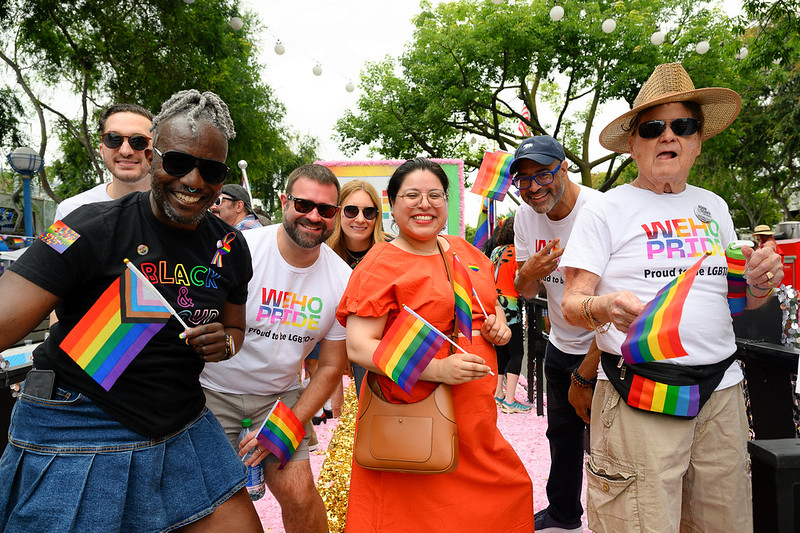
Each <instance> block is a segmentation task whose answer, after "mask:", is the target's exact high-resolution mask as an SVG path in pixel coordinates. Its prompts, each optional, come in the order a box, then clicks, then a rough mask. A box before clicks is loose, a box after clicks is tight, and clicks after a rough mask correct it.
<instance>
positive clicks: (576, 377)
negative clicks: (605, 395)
mask: <svg viewBox="0 0 800 533" xmlns="http://www.w3.org/2000/svg"><path fill="white" fill-rule="evenodd" d="M570 379H571V380H572V382H573V383H574V384H575V386H576V387H580V388H581V389H591V388H592V386H593V385H594V384H595V383H597V378H594V379H586V378H585V377H583V376H581V375H580V374H579V373H578V369H577V368H576V369H575V370H573V371H572V374H571V375H570Z"/></svg>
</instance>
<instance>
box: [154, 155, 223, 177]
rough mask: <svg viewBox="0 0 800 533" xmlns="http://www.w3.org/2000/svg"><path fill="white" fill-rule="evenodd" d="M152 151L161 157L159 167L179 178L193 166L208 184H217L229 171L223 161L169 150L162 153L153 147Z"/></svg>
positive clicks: (192, 168)
mask: <svg viewBox="0 0 800 533" xmlns="http://www.w3.org/2000/svg"><path fill="white" fill-rule="evenodd" d="M153 151H155V153H156V154H158V156H159V157H160V158H161V167H162V168H163V169H164V172H166V173H167V174H169V175H170V176H175V177H176V178H180V177H182V176H185V175H186V174H188V173H189V172H191V171H192V170H194V169H195V168H198V169H200V176H202V177H203V180H204V181H205V182H206V183H208V184H210V185H217V184H218V183H222V182H223V181H225V177H226V176H227V175H228V172H230V168H228V165H226V164H225V163H222V162H220V161H215V160H214V159H205V158H202V157H195V156H193V155H192V154H187V153H184V152H178V151H177V150H170V151H168V152H164V153H162V152H161V150H159V149H158V148H156V147H155V146H154V147H153Z"/></svg>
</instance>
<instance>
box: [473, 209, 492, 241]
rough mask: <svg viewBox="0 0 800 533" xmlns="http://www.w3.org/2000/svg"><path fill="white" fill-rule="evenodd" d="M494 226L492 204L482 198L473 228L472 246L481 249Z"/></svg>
mask: <svg viewBox="0 0 800 533" xmlns="http://www.w3.org/2000/svg"><path fill="white" fill-rule="evenodd" d="M493 224H494V202H492V201H491V200H490V199H488V198H484V199H483V202H482V203H481V214H480V215H478V225H477V226H476V228H475V238H474V239H473V240H472V245H473V246H474V247H475V248H477V249H479V250H480V249H481V248H483V245H484V244H486V241H488V240H489V236H490V235H491V234H492V226H493Z"/></svg>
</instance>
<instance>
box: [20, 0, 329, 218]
mask: <svg viewBox="0 0 800 533" xmlns="http://www.w3.org/2000/svg"><path fill="white" fill-rule="evenodd" d="M9 1H10V3H12V4H15V5H16V7H18V8H19V9H18V11H17V10H12V12H14V13H18V15H16V16H15V18H14V20H13V21H12V22H13V24H8V25H7V26H6V25H4V26H5V27H7V30H6V31H5V35H4V36H5V37H6V38H7V39H6V42H13V43H16V49H15V51H14V55H15V57H17V58H19V61H22V63H23V66H25V67H26V68H27V69H29V70H33V71H34V72H35V77H36V79H37V81H38V82H40V83H45V84H49V85H52V86H54V87H55V86H58V87H59V88H63V87H64V85H66V86H67V87H68V88H69V90H70V91H71V92H72V94H73V97H74V99H75V101H80V102H81V107H82V112H81V115H80V116H77V117H70V116H66V115H67V113H63V114H64V115H65V117H64V118H68V119H69V121H70V124H69V126H70V127H67V128H64V129H62V130H61V131H62V134H63V132H65V131H66V132H68V133H67V134H66V135H67V137H69V135H72V137H73V138H75V139H77V140H78V141H79V142H80V143H83V145H84V146H91V147H93V148H92V149H93V150H95V148H94V147H96V146H97V143H96V142H94V141H93V140H92V139H91V134H92V132H93V131H94V130H95V129H96V126H95V123H96V116H97V114H99V112H100V110H101V109H102V107H104V106H106V105H108V104H111V103H114V102H134V103H138V104H140V105H142V106H144V107H146V108H148V109H150V110H151V111H152V112H153V113H154V114H157V113H158V111H159V109H160V107H161V103H162V102H164V101H165V100H166V99H167V98H169V96H170V95H172V94H173V93H175V92H176V91H179V90H182V89H188V88H195V89H198V90H200V91H206V90H210V91H214V92H215V93H217V94H219V95H220V96H221V97H222V99H223V100H224V101H225V102H226V103H227V104H228V107H229V109H230V112H231V116H232V117H233V121H234V124H235V127H236V131H237V137H236V138H235V139H234V140H232V141H231V143H230V149H229V153H228V162H229V166H231V168H232V172H231V177H230V178H229V180H230V181H232V182H241V173H240V171H239V169H238V167H237V165H236V162H237V161H239V160H242V159H244V160H246V161H247V163H248V167H247V170H248V178H249V180H250V183H251V186H252V187H253V189H254V192H255V196H256V197H261V198H262V199H263V200H265V202H266V203H267V204H270V205H272V204H274V202H275V200H276V198H275V191H276V190H280V189H281V188H282V187H283V184H284V182H285V176H286V175H287V174H288V171H290V170H291V168H293V167H292V165H294V163H295V162H296V161H297V160H303V161H306V160H313V159H314V152H315V150H316V144H315V142H314V141H312V140H308V139H297V138H296V136H295V135H294V134H293V133H292V132H291V131H289V130H288V128H287V127H286V126H285V125H284V124H283V119H284V115H285V109H284V107H283V105H282V104H281V103H280V102H279V101H278V100H277V99H276V98H275V95H274V93H273V91H272V89H271V88H270V87H269V86H268V85H267V84H265V83H264V82H262V81H261V76H260V72H261V66H260V65H258V63H257V61H256V50H255V47H254V45H253V38H254V35H255V34H256V33H257V32H258V30H259V29H260V28H259V27H258V24H259V23H258V21H257V20H256V18H255V16H254V15H253V14H251V13H247V12H243V11H242V10H241V9H240V5H239V0H220V1H215V2H195V3H193V4H186V3H184V2H177V1H174V0H141V1H132V2H121V3H120V2H107V1H100V0H77V1H72V0H70V1H67V0H16V1H14V0H9ZM233 15H238V16H240V17H241V18H242V19H243V20H244V22H245V26H244V28H243V29H242V30H240V31H238V32H237V31H234V30H233V29H232V28H231V27H230V25H229V23H228V22H229V20H230V17H231V16H233ZM6 22H9V21H8V20H6ZM7 55H8V54H7ZM47 104H48V105H49V106H50V107H51V108H53V109H54V110H55V111H62V112H63V110H59V109H58V108H59V107H60V104H61V103H60V102H59V103H56V102H48V103H47ZM73 106H74V101H73ZM62 140H64V141H66V138H64V139H62ZM77 146H78V145H73V146H72V147H69V146H67V147H65V153H64V157H63V158H62V159H61V160H60V161H59V162H58V164H56V165H53V167H52V168H53V171H54V172H57V174H56V177H57V178H58V179H59V180H60V181H61V182H62V186H61V187H60V189H59V190H60V191H64V192H67V191H69V192H72V191H74V190H79V189H80V188H82V187H84V186H90V185H91V184H92V183H93V182H94V181H96V180H97V179H100V176H99V173H101V172H102V171H101V168H100V167H101V166H102V165H101V164H99V163H97V161H98V160H97V159H95V165H94V168H92V166H91V165H89V164H87V161H91V159H88V158H87V159H81V158H79V157H75V156H76V155H77V154H75V153H73V152H71V151H70V150H72V149H73V148H77ZM95 157H97V154H95ZM81 165H82V166H81ZM90 173H92V174H94V178H95V179H94V180H91V179H89V178H88V177H87V175H88V174H90ZM81 176H82V177H81Z"/></svg>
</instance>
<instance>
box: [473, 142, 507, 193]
mask: <svg viewBox="0 0 800 533" xmlns="http://www.w3.org/2000/svg"><path fill="white" fill-rule="evenodd" d="M512 161H514V157H513V156H512V155H511V154H509V153H507V152H503V151H501V150H497V151H495V152H484V154H483V161H481V168H480V169H479V170H478V175H477V176H476V177H475V183H474V184H473V185H472V189H470V190H471V191H472V192H474V193H475V194H479V195H481V196H485V197H487V198H491V199H492V200H499V201H501V202H502V201H503V199H504V198H505V197H506V193H507V192H508V188H509V187H510V186H511V172H510V169H511V162H512Z"/></svg>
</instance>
